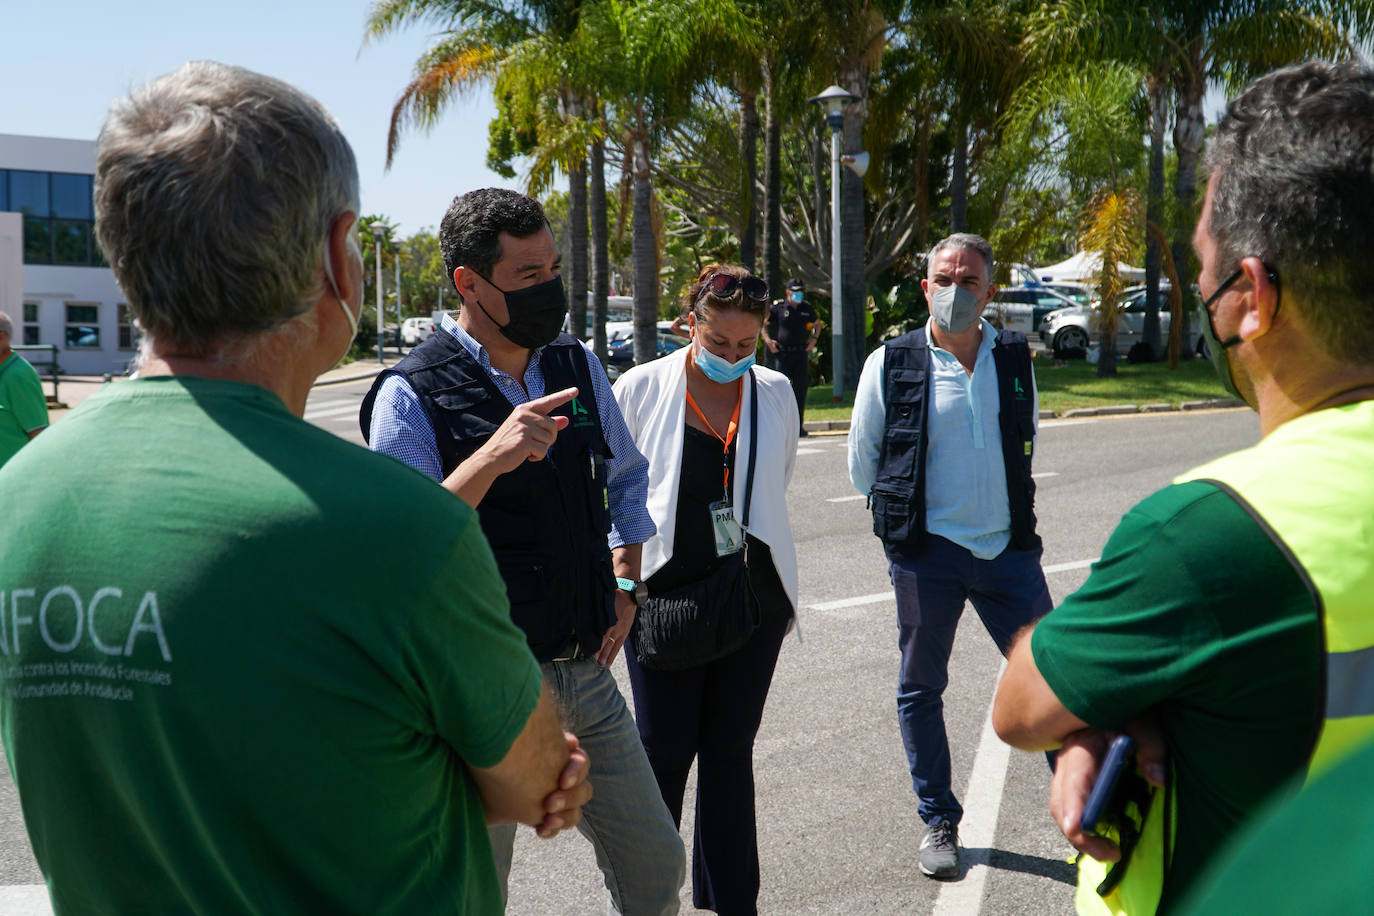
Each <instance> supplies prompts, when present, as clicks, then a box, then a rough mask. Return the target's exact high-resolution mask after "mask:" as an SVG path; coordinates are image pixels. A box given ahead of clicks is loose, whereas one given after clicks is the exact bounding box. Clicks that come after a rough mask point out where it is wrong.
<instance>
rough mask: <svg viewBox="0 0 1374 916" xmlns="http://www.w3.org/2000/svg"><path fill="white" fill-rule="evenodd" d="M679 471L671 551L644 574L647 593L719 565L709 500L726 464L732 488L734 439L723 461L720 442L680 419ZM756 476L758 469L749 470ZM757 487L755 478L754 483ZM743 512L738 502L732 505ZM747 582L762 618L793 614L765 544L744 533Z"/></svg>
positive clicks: (718, 491) (719, 487) (715, 498)
mask: <svg viewBox="0 0 1374 916" xmlns="http://www.w3.org/2000/svg"><path fill="white" fill-rule="evenodd" d="M684 426H685V427H686V429H685V434H684V435H683V437H682V470H681V472H680V475H679V478H678V489H677V510H676V521H675V523H674V527H673V555H672V556H671V557H669V558H668V562H667V563H664V564H663V566H662V568H660V569H659V570H658V572H656V573H654V574H653V575H652V576H650V577H649V579H648V583H649V591H650V592H652V593H653V594H659V593H661V592H664V591H667V590H669V589H673V588H678V587H680V586H683V585H686V584H687V583H689V582H696V581H699V580H701V579H704V578H706V577H707V576H709V575H710V574H711V573H712V572H713V571H714V570H715V568H716V566H717V564H719V563H720V561H721V558H720V557H717V556H716V535H715V532H714V531H713V530H712V527H711V510H710V506H711V504H712V503H715V502H719V501H720V500H721V499H723V498H725V489H724V484H725V477H724V473H723V472H724V469H725V468H727V467H728V468H730V483H731V488H732V489H733V487H734V476H735V471H734V464H735V442H736V441H738V439H737V438H736V439H735V440H731V442H730V451H729V452H728V454H726V455H725V456H724V458H723V460H722V454H721V447H720V440H719V439H717V438H716V437H715V436H714V435H712V434H711V433H708V432H706V431H705V430H701V429H697V428H696V427H694V426H690V425H687V424H685V423H684ZM754 475H755V477H756V478H757V476H758V469H757V468H756V469H755V470H754ZM754 485H755V486H758V485H759V483H758V480H757V479H756V480H755V481H754ZM735 510H736V512H742V511H743V507H742V506H736V507H735ZM749 582H750V584H751V585H752V586H753V588H754V593H755V594H756V595H758V598H759V604H760V605H761V606H762V608H763V615H764V622H767V621H769V620H772V619H774V618H775V615H781V616H787V615H790V614H791V613H792V603H791V601H790V600H788V597H787V591H786V590H785V589H784V588H783V586H782V579H780V578H779V577H778V571H777V569H776V568H775V567H774V566H773V553H772V551H770V550H769V549H768V545H767V544H765V543H764V542H763V541H761V540H759V539H758V538H756V537H754V536H753V535H752V534H751V535H749Z"/></svg>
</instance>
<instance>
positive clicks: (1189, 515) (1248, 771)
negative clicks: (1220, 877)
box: [1031, 481, 1324, 907]
mask: <svg viewBox="0 0 1374 916" xmlns="http://www.w3.org/2000/svg"><path fill="white" fill-rule="evenodd" d="M1031 649H1032V652H1033V654H1034V657H1035V663H1036V666H1037V667H1038V668H1039V670H1040V673H1041V674H1042V675H1043V676H1044V678H1045V680H1046V682H1047V683H1048V684H1049V686H1050V687H1051V689H1053V690H1054V693H1055V695H1056V696H1057V697H1058V698H1059V700H1060V702H1062V703H1063V704H1064V705H1065V706H1066V707H1067V708H1068V709H1069V711H1070V712H1072V713H1073V714H1074V715H1076V716H1078V718H1080V719H1082V720H1083V721H1085V722H1087V723H1088V724H1089V725H1092V726H1095V727H1097V728H1103V729H1121V728H1124V727H1125V725H1126V723H1127V722H1128V721H1129V720H1130V719H1132V718H1134V717H1136V716H1139V715H1141V714H1142V713H1145V712H1146V711H1149V710H1153V711H1154V712H1156V713H1157V714H1158V717H1159V720H1160V723H1161V725H1162V726H1163V729H1164V734H1165V738H1166V741H1167V743H1168V750H1169V757H1170V760H1171V762H1172V765H1173V778H1174V785H1175V786H1176V791H1177V795H1176V799H1177V807H1178V820H1177V823H1176V824H1175V825H1174V830H1175V846H1174V855H1173V862H1172V866H1171V869H1170V870H1169V872H1168V873H1167V875H1166V880H1165V888H1164V896H1163V898H1162V904H1163V905H1164V906H1166V907H1167V905H1168V904H1169V903H1170V902H1171V901H1173V900H1176V899H1177V895H1178V894H1179V893H1181V892H1182V891H1183V890H1184V889H1185V888H1186V887H1187V886H1188V884H1189V883H1190V882H1191V881H1192V880H1193V879H1194V878H1195V877H1196V875H1197V873H1198V870H1199V869H1200V868H1201V867H1202V866H1203V865H1204V864H1205V862H1206V860H1207V858H1208V857H1209V856H1211V855H1213V854H1214V853H1215V852H1216V851H1217V850H1218V848H1219V847H1220V846H1221V845H1222V844H1223V843H1224V842H1225V840H1226V839H1227V837H1229V836H1230V835H1231V834H1233V833H1234V832H1235V830H1236V829H1237V828H1238V827H1239V826H1240V825H1241V824H1242V823H1243V822H1244V821H1245V820H1246V819H1247V818H1248V817H1249V816H1250V815H1251V814H1252V813H1253V812H1254V811H1255V809H1256V808H1258V807H1259V806H1260V805H1261V804H1262V803H1263V802H1264V800H1265V799H1266V798H1267V797H1269V796H1270V795H1271V794H1272V793H1273V792H1274V791H1275V790H1277V789H1279V788H1282V787H1285V786H1291V785H1293V784H1294V782H1293V781H1294V780H1295V779H1299V778H1301V776H1302V775H1303V773H1304V771H1305V767H1306V765H1307V760H1308V757H1309V755H1310V754H1311V752H1312V748H1313V745H1314V743H1315V741H1316V737H1317V733H1318V730H1319V728H1320V726H1321V717H1322V707H1321V703H1322V698H1323V695H1324V693H1323V689H1322V680H1321V677H1322V667H1323V655H1322V636H1321V630H1320V623H1319V617H1318V610H1317V605H1316V602H1315V599H1314V597H1313V594H1312V592H1311V591H1310V590H1309V588H1308V586H1307V583H1306V580H1305V578H1304V577H1303V576H1302V575H1301V574H1300V572H1299V571H1298V570H1297V569H1295V567H1294V565H1293V563H1292V562H1290V560H1289V559H1288V558H1287V557H1286V556H1285V554H1284V553H1283V552H1282V551H1281V550H1280V548H1279V547H1278V546H1276V544H1275V543H1274V541H1273V540H1272V539H1271V538H1270V537H1269V535H1268V534H1267V533H1266V532H1265V530H1264V529H1263V528H1262V527H1261V526H1260V525H1259V524H1258V523H1257V522H1256V521H1255V520H1254V518H1252V516H1251V515H1250V514H1249V513H1248V512H1247V511H1246V509H1245V508H1244V507H1242V506H1241V505H1239V504H1238V503H1237V502H1236V501H1235V500H1234V499H1233V498H1232V497H1231V496H1229V495H1227V494H1226V493H1225V492H1223V491H1222V490H1220V489H1218V488H1217V487H1216V486H1215V485H1214V484H1210V483H1206V482H1202V481H1197V482H1192V483H1185V484H1179V485H1176V486H1171V487H1166V488H1165V489H1163V490H1160V491H1159V492H1157V493H1155V494H1154V495H1152V496H1150V497H1149V498H1147V499H1145V500H1144V501H1143V502H1141V503H1140V504H1139V505H1137V506H1136V507H1135V508H1133V509H1132V510H1131V511H1130V512H1128V513H1127V514H1126V516H1125V517H1124V518H1123V519H1122V521H1121V524H1120V525H1119V526H1118V527H1117V529H1116V531H1115V532H1113V533H1112V536H1111V538H1110V539H1109V540H1108V542H1107V545H1106V547H1105V548H1104V550H1103V552H1102V559H1100V560H1099V561H1098V562H1097V563H1096V564H1094V566H1093V570H1092V574H1091V575H1090V576H1089V577H1088V580H1087V582H1085V583H1084V585H1083V587H1082V588H1080V589H1079V590H1078V591H1077V592H1075V593H1074V594H1072V595H1070V596H1069V597H1068V598H1066V599H1065V600H1064V603H1063V604H1061V605H1060V606H1059V607H1057V608H1056V609H1055V610H1053V611H1051V612H1050V613H1049V614H1048V615H1047V616H1045V617H1044V618H1043V619H1042V620H1041V621H1040V622H1039V624H1037V625H1036V628H1035V630H1034V632H1033V634H1032V637H1031Z"/></svg>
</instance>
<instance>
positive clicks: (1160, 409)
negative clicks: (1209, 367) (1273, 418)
mask: <svg viewBox="0 0 1374 916" xmlns="http://www.w3.org/2000/svg"><path fill="white" fill-rule="evenodd" d="M1244 406H1245V402H1244V401H1241V400H1238V399H1237V398H1211V399H1209V400H1206V401H1184V402H1183V403H1181V404H1179V405H1178V406H1177V407H1175V406H1173V405H1172V404H1114V405H1111V406H1108V407H1074V408H1072V409H1070V410H1065V411H1063V412H1061V413H1057V414H1056V413H1052V412H1051V411H1047V410H1042V411H1040V419H1042V420H1045V419H1055V420H1067V419H1070V418H1072V417H1111V416H1118V415H1121V414H1133V413H1170V412H1173V411H1178V410H1214V409H1220V408H1229V407H1244ZM1046 414H1049V415H1050V416H1048V417H1047V416H1046Z"/></svg>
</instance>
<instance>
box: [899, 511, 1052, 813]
mask: <svg viewBox="0 0 1374 916" xmlns="http://www.w3.org/2000/svg"><path fill="white" fill-rule="evenodd" d="M1040 554H1041V550H1040V549H1039V548H1037V549H1035V550H1016V549H1015V548H1013V547H1008V548H1007V549H1006V550H1004V551H1002V552H1001V553H1000V554H998V555H997V556H996V557H993V558H992V559H991V560H980V559H978V558H977V557H975V556H973V554H971V553H969V552H968V550H966V549H965V548H963V547H960V546H959V545H958V544H955V543H953V542H952V541H948V540H946V539H944V538H942V537H939V536H938V535H933V534H931V535H927V536H926V546H925V549H924V550H923V551H922V552H921V554H920V556H919V557H917V558H915V559H912V558H908V557H901V556H897V555H895V554H893V553H892V552H889V553H888V574H889V575H890V576H891V577H892V586H893V588H894V589H895V591H896V593H897V642H898V646H899V647H900V648H901V651H902V663H901V669H900V671H899V673H898V678H897V721H898V724H899V725H900V727H901V732H902V744H903V745H905V747H906V757H907V766H908V767H909V768H910V770H911V785H912V788H914V789H915V790H916V796H917V808H916V810H917V812H918V813H919V814H920V815H921V820H923V821H925V822H926V823H927V824H932V823H934V822H935V821H940V820H947V821H950V822H952V823H954V824H956V825H957V824H958V823H959V819H960V818H961V817H963V814H964V809H963V807H962V806H961V805H960V804H959V800H958V799H957V798H955V796H954V790H953V788H952V787H951V785H950V764H949V739H948V737H947V736H946V733H945V714H944V710H945V707H944V700H943V695H944V692H945V686H946V685H947V684H948V683H949V654H950V650H951V649H952V648H953V646H954V633H955V631H956V630H957V629H958V627H959V618H960V616H961V615H962V614H963V613H964V602H965V601H968V602H970V603H972V604H973V608H974V610H975V611H977V612H978V616H979V617H980V618H981V619H982V621H983V626H984V627H985V628H987V631H988V635H989V636H991V637H992V641H993V642H994V643H996V644H997V649H998V651H1000V652H1001V653H1002V654H1003V655H1006V654H1007V651H1008V650H1009V649H1010V648H1011V643H1012V640H1013V638H1014V637H1015V636H1016V634H1017V632H1019V631H1020V629H1021V628H1022V627H1024V626H1025V625H1026V624H1028V623H1031V622H1032V621H1034V620H1037V619H1038V618H1040V617H1043V616H1044V615H1045V614H1047V613H1049V610H1050V608H1051V606H1052V603H1051V601H1050V591H1049V588H1048V587H1047V586H1046V584H1045V574H1044V573H1043V572H1042V571H1041V569H1040ZM1047 756H1049V758H1050V760H1051V762H1052V761H1053V755H1047ZM1051 765H1052V763H1051Z"/></svg>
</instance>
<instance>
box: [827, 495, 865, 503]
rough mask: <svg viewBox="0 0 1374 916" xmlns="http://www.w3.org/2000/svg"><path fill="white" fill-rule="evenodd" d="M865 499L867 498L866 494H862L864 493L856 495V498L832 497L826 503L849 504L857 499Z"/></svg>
mask: <svg viewBox="0 0 1374 916" xmlns="http://www.w3.org/2000/svg"><path fill="white" fill-rule="evenodd" d="M865 498H866V497H865V496H864V494H862V493H857V494H855V495H854V496H832V497H830V498H829V499H827V500H826V502H828V503H849V502H853V501H854V500H856V499H865Z"/></svg>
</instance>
